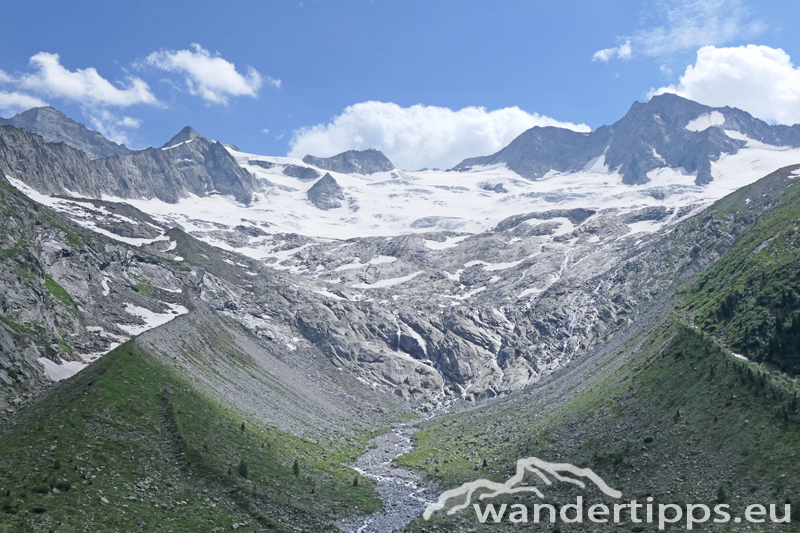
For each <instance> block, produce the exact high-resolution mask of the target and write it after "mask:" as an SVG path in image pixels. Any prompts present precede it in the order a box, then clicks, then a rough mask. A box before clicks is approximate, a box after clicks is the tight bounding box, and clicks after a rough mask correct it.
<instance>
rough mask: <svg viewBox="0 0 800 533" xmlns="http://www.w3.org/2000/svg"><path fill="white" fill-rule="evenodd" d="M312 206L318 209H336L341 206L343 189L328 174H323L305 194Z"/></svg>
mask: <svg viewBox="0 0 800 533" xmlns="http://www.w3.org/2000/svg"><path fill="white" fill-rule="evenodd" d="M306 194H307V195H308V199H309V200H310V201H311V203H312V204H314V205H315V206H317V207H318V208H320V209H324V210H328V209H336V208H337V207H341V206H342V202H341V200H344V189H342V187H341V186H340V185H339V184H338V183H337V182H336V180H335V179H333V176H331V175H330V174H325V175H324V176H322V178H320V179H319V181H317V182H316V183H315V184H314V185H312V186H311V188H310V189H308V192H307V193H306Z"/></svg>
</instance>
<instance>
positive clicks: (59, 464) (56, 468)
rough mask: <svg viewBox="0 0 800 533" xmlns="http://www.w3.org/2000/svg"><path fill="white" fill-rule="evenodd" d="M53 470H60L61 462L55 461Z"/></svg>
mask: <svg viewBox="0 0 800 533" xmlns="http://www.w3.org/2000/svg"><path fill="white" fill-rule="evenodd" d="M53 470H61V461H59V460H58V459H56V460H55V462H54V463H53Z"/></svg>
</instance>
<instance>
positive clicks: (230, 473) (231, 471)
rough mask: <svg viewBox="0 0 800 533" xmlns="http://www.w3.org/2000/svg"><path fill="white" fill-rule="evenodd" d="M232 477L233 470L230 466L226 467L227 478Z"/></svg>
mask: <svg viewBox="0 0 800 533" xmlns="http://www.w3.org/2000/svg"><path fill="white" fill-rule="evenodd" d="M232 475H233V468H231V465H228V477H230V476H232Z"/></svg>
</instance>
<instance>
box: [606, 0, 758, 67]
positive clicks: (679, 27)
mask: <svg viewBox="0 0 800 533" xmlns="http://www.w3.org/2000/svg"><path fill="white" fill-rule="evenodd" d="M645 12H646V13H648V14H650V13H652V14H653V15H652V18H653V19H655V20H654V23H653V25H652V26H650V27H648V28H645V29H642V30H640V31H638V32H636V33H634V34H633V35H632V36H631V37H630V38H629V39H630V40H629V41H628V43H626V44H627V49H626V50H623V47H625V46H626V45H622V46H620V47H619V48H607V49H605V50H599V51H597V52H595V54H594V56H593V57H592V59H593V60H598V59H599V60H601V61H608V60H609V59H611V58H613V57H614V56H617V57H619V58H621V59H628V58H630V57H631V55H632V54H633V52H636V53H641V54H644V55H648V56H656V57H662V56H667V55H670V54H673V53H676V52H683V51H687V50H692V49H696V48H699V47H701V46H707V45H717V46H719V45H723V44H727V43H730V42H732V41H734V40H736V39H744V38H749V37H753V36H755V35H758V34H759V33H761V32H763V31H764V30H765V29H766V25H765V24H764V23H763V22H761V21H758V20H756V19H754V18H753V13H752V10H751V9H750V8H749V7H748V6H747V5H746V4H745V3H744V2H743V0H655V1H654V2H652V4H651V5H650V6H647V7H646V8H645Z"/></svg>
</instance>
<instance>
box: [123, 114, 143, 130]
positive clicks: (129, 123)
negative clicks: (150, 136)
mask: <svg viewBox="0 0 800 533" xmlns="http://www.w3.org/2000/svg"><path fill="white" fill-rule="evenodd" d="M117 124H118V125H120V126H124V127H126V128H138V127H139V126H141V125H142V121H141V119H138V118H133V117H122V119H121V120H120V121H119V122H117Z"/></svg>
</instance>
